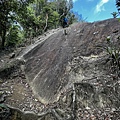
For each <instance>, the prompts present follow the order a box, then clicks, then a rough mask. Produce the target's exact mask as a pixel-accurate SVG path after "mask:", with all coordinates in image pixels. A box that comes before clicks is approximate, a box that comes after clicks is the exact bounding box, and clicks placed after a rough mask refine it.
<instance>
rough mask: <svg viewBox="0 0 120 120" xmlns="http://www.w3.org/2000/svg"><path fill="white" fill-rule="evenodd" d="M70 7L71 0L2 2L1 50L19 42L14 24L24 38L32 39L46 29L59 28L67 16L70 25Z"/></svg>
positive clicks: (71, 16)
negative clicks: (17, 25)
mask: <svg viewBox="0 0 120 120" xmlns="http://www.w3.org/2000/svg"><path fill="white" fill-rule="evenodd" d="M72 7H73V1H72V0H52V1H50V0H49V1H48V0H2V1H1V2H0V38H1V40H2V43H1V46H2V47H3V48H4V47H5V45H10V46H11V45H13V46H14V45H16V44H19V42H20V41H21V39H22V38H21V37H20V33H21V32H20V31H19V30H18V27H16V26H14V24H15V22H16V23H19V25H20V27H21V28H22V30H23V31H24V33H25V34H24V35H25V38H32V37H35V36H38V35H40V34H42V33H43V32H45V31H46V30H48V29H53V28H57V27H59V26H60V25H61V24H60V21H61V20H62V19H63V17H64V16H67V18H68V19H70V24H72V23H73V21H74V15H73V13H71V12H70V9H72ZM13 26H14V27H13ZM13 28H14V29H15V30H14V29H13ZM18 33H19V34H18ZM17 37H18V38H17ZM18 39H19V40H18Z"/></svg>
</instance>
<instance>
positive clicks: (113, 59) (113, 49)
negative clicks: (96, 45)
mask: <svg viewBox="0 0 120 120" xmlns="http://www.w3.org/2000/svg"><path fill="white" fill-rule="evenodd" d="M118 40H120V38H118ZM103 49H104V50H105V51H106V52H107V53H108V55H109V60H108V61H109V62H110V63H111V69H112V70H113V71H114V72H116V75H117V76H119V75H120V72H119V71H120V47H118V45H116V44H115V43H114V41H112V39H111V37H110V36H108V37H107V44H106V46H105V47H103Z"/></svg>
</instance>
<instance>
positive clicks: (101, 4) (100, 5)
mask: <svg viewBox="0 0 120 120" xmlns="http://www.w3.org/2000/svg"><path fill="white" fill-rule="evenodd" d="M107 2H109V0H101V1H100V2H99V3H98V4H97V5H96V8H95V13H98V12H101V11H104V10H105V9H104V4H105V3H107Z"/></svg>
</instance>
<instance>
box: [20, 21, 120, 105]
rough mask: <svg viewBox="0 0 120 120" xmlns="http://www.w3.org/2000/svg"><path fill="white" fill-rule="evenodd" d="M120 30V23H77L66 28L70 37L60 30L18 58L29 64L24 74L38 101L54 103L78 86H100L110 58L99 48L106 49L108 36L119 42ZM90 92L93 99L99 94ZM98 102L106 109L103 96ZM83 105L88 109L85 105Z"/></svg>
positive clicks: (106, 72) (26, 64) (105, 74)
mask: <svg viewBox="0 0 120 120" xmlns="http://www.w3.org/2000/svg"><path fill="white" fill-rule="evenodd" d="M119 26H120V22H119V21H118V20H117V19H109V20H105V21H100V22H94V23H77V24H74V25H72V26H70V27H69V28H67V35H64V31H63V30H59V31H58V32H56V33H54V34H53V35H50V36H49V37H47V38H46V39H45V40H40V41H38V42H37V43H36V44H35V45H33V46H32V47H30V49H29V48H26V50H25V52H23V54H21V55H20V56H19V57H18V58H20V59H24V60H25V61H26V63H25V66H24V72H25V74H26V77H27V80H28V83H29V84H30V86H31V88H32V90H33V93H34V94H35V95H36V96H37V97H38V99H39V100H40V101H41V102H42V103H45V104H49V103H54V102H56V101H58V99H59V97H60V95H61V93H63V92H64V91H66V90H67V89H69V88H72V87H73V85H74V84H75V83H81V82H86V81H87V82H88V83H93V81H94V83H96V85H97V84H98V83H99V82H98V80H102V79H104V77H102V76H107V75H108V72H109V71H108V70H109V68H107V67H108V65H106V64H105V60H106V59H107V58H106V54H105V53H104V52H103V50H102V49H98V48H97V46H99V45H102V46H104V45H105V44H106V38H107V37H108V36H111V38H112V39H113V40H114V41H116V38H118V37H120V27H119ZM117 44H119V42H118V43H117ZM103 82H104V80H102V83H103ZM99 84H100V83H99ZM80 86H81V85H80ZM89 87H90V86H89ZM82 88H83V87H82ZM90 88H91V95H90V96H91V99H92V96H93V95H92V94H93V93H94V92H96V91H95V90H94V89H95V88H94V87H90ZM83 89H84V88H83ZM96 89H97V88H96ZM88 90H89V89H88ZM90 96H89V97H90ZM96 98H100V99H98V100H96V101H97V103H98V104H97V105H98V106H103V101H104V100H103V99H102V98H101V96H99V95H98V96H97V97H96ZM100 100H101V101H102V102H101V103H100V102H99V101H100ZM92 101H93V100H92ZM84 105H85V106H86V107H87V106H88V104H85V102H84Z"/></svg>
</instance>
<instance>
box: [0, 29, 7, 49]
mask: <svg viewBox="0 0 120 120" xmlns="http://www.w3.org/2000/svg"><path fill="white" fill-rule="evenodd" d="M5 36H6V29H4V30H3V34H2V46H1V47H2V49H4V47H5Z"/></svg>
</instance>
